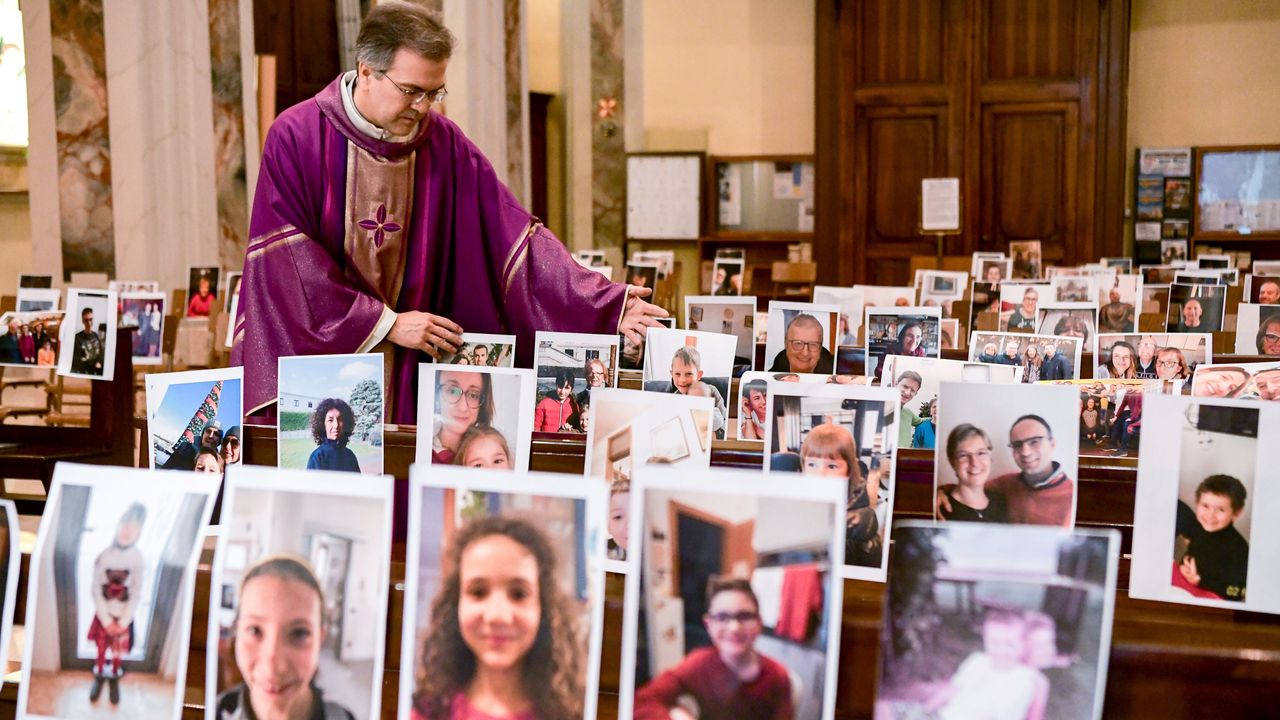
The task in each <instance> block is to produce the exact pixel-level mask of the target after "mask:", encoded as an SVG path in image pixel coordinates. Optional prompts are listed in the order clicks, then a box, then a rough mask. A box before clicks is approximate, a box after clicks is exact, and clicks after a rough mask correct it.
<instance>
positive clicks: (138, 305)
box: [119, 292, 167, 365]
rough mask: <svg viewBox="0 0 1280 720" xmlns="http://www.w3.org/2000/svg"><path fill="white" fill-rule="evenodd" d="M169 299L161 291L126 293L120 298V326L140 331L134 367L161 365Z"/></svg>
mask: <svg viewBox="0 0 1280 720" xmlns="http://www.w3.org/2000/svg"><path fill="white" fill-rule="evenodd" d="M166 303H167V298H166V297H165V294H164V293H160V292H126V293H121V295H120V305H119V316H120V320H119V323H120V324H119V326H120V327H121V328H137V332H135V333H134V335H133V364H134V365H159V364H160V363H161V361H162V360H163V358H162V357H161V352H162V346H163V341H164V319H165V316H164V313H165V307H166Z"/></svg>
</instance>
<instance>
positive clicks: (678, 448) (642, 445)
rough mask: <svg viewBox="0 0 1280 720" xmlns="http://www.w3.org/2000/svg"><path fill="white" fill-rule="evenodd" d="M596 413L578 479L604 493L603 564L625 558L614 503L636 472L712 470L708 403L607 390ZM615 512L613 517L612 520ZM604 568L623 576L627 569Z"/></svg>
mask: <svg viewBox="0 0 1280 720" xmlns="http://www.w3.org/2000/svg"><path fill="white" fill-rule="evenodd" d="M592 399H593V401H594V403H595V411H594V412H593V413H592V414H591V425H590V428H589V429H588V431H587V453H586V460H585V462H584V468H583V475H584V476H586V477H588V478H595V479H596V481H597V482H601V483H602V484H603V485H605V486H606V487H608V488H609V495H610V510H609V513H610V515H609V524H608V529H609V542H608V559H609V560H611V561H622V560H626V559H627V542H628V539H627V536H626V533H625V532H619V533H617V534H615V532H614V531H615V530H616V529H620V528H626V527H627V525H628V520H627V517H626V514H625V513H626V511H625V510H623V506H621V505H620V506H619V507H618V508H616V511H615V507H614V498H617V497H619V496H620V495H622V494H624V493H629V492H630V490H631V484H632V482H633V481H634V479H635V474H636V471H637V470H638V469H640V468H642V467H644V466H647V465H662V466H671V467H670V468H669V469H672V470H676V471H677V473H679V472H681V471H683V470H686V469H689V470H696V469H702V470H705V469H706V468H708V467H711V437H712V434H711V416H712V412H713V410H714V408H713V406H712V404H711V398H708V397H696V396H690V395H678V394H674V393H649V392H643V391H640V390H619V389H616V388H607V389H602V390H596V391H595V393H594V397H593V398H592ZM615 512H616V515H617V516H616V517H615ZM606 569H609V570H612V571H614V572H626V566H625V565H622V564H611V565H609V566H608V567H607V568H606Z"/></svg>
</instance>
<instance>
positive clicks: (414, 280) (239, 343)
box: [231, 76, 626, 424]
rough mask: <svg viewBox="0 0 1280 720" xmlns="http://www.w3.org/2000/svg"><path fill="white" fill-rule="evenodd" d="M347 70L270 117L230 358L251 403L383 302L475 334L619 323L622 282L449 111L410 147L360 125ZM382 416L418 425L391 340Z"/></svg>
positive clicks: (349, 334) (366, 335)
mask: <svg viewBox="0 0 1280 720" xmlns="http://www.w3.org/2000/svg"><path fill="white" fill-rule="evenodd" d="M341 82H342V78H341V76H339V77H338V79H336V80H334V81H333V82H332V83H330V84H329V86H328V87H327V88H325V89H324V90H323V91H321V92H320V93H319V94H318V95H316V96H315V97H314V98H313V99H311V100H306V101H303V102H301V103H299V104H297V105H295V106H293V107H291V108H289V109H288V110H286V111H284V112H283V113H282V114H281V115H280V116H279V117H278V118H277V119H276V120H275V122H274V123H273V124H272V125H271V130H270V132H268V134H267V141H266V146H265V147H264V148H263V151H262V165H261V169H260V171H259V175H258V187H257V193H256V194H255V196H254V203H253V219H252V221H251V223H250V228H249V231H250V237H251V240H250V241H249V246H248V252H247V254H246V256H245V263H244V277H243V280H242V283H241V289H240V305H239V312H238V314H237V316H236V318H235V339H234V346H233V349H232V351H231V363H232V365H243V366H244V368H245V391H244V393H245V398H244V399H245V405H246V407H247V408H248V409H249V411H250V412H252V411H254V410H257V409H260V408H262V407H263V406H265V405H267V404H269V403H271V402H273V401H275V399H276V382H277V377H276V369H277V368H276V360H277V358H279V357H282V356H289V355H319V354H337V353H353V352H356V351H358V350H359V349H360V348H361V347H362V346H364V345H365V344H366V342H367V341H368V340H370V338H371V337H372V335H373V333H374V330H375V328H376V327H377V325H378V321H379V319H380V318H381V316H382V308H383V305H384V304H385V305H386V306H388V307H390V308H392V309H393V310H395V311H397V312H405V311H409V310H421V311H425V312H431V313H435V314H437V315H443V316H445V317H448V318H450V319H452V320H453V321H454V322H456V323H458V324H459V325H461V326H462V328H463V330H465V331H466V332H476V333H509V334H514V335H516V336H517V338H518V342H517V345H516V349H517V362H518V363H519V364H520V365H522V366H524V367H529V366H530V364H531V360H532V357H533V352H534V333H535V332H537V331H539V330H547V331H557V332H585V333H604V334H614V333H617V331H618V324H619V322H620V320H621V318H622V312H623V306H624V303H625V301H626V286H625V285H619V284H615V283H611V282H609V281H608V280H607V279H605V278H604V277H603V276H601V275H600V274H599V273H596V272H593V271H591V270H588V269H586V268H583V267H580V266H579V265H578V264H577V263H576V262H575V261H574V260H573V258H572V257H570V255H569V253H568V251H567V250H565V247H564V245H563V244H562V243H561V242H560V241H559V240H558V239H557V238H556V237H555V235H553V234H552V233H551V231H549V230H547V229H546V228H545V227H543V226H542V224H541V223H539V222H538V221H537V219H536V218H534V217H533V216H532V215H530V214H529V213H528V212H527V211H526V210H525V209H524V208H522V207H521V206H520V204H519V202H517V201H516V198H515V196H514V195H512V194H511V191H510V190H508V189H507V187H506V186H505V185H503V184H502V182H501V181H500V180H498V177H497V175H496V174H494V171H493V167H492V166H491V165H490V164H489V161H488V160H487V159H486V158H485V157H484V155H482V154H481V153H480V150H479V149H478V148H477V147H476V146H475V145H474V144H472V142H471V141H470V140H468V139H467V138H466V136H464V135H463V134H462V131H461V130H460V129H459V128H458V126H457V125H456V124H454V123H453V122H452V121H451V120H449V119H448V118H446V117H444V116H442V115H439V114H438V113H435V112H430V113H428V114H427V115H426V116H425V117H424V118H423V120H422V122H421V123H420V124H419V126H418V134H417V135H416V136H415V137H414V138H413V139H412V140H410V141H409V142H407V143H392V142H384V141H379V140H375V139H373V138H370V137H368V136H366V135H364V134H362V133H361V132H360V131H359V130H357V129H356V128H355V127H354V126H353V125H352V124H351V122H350V120H349V119H348V118H347V115H346V111H345V110H344V109H343V106H342V96H341V89H340V85H339V83H341ZM379 350H381V351H383V352H384V353H386V354H387V355H388V362H387V367H389V368H390V370H389V375H390V378H389V385H388V393H387V394H388V398H387V402H388V405H389V407H388V412H387V421H388V422H393V423H403V424H414V423H415V421H416V417H415V416H416V413H417V399H416V397H417V385H418V363H420V362H429V361H430V357H429V356H427V355H426V354H425V353H423V352H420V351H417V350H407V349H405V348H402V347H398V346H392V345H391V343H389V342H386V341H385V340H384V341H383V342H382V343H381V344H379V345H378V346H376V347H375V348H374V351H375V352H376V351H379Z"/></svg>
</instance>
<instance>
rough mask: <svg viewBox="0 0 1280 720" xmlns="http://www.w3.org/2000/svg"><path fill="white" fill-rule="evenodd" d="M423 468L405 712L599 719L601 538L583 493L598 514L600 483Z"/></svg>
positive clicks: (414, 535) (407, 622) (419, 716)
mask: <svg viewBox="0 0 1280 720" xmlns="http://www.w3.org/2000/svg"><path fill="white" fill-rule="evenodd" d="M427 477H428V476H427V475H425V474H422V473H418V472H415V473H414V478H413V483H414V486H413V489H412V490H411V493H412V495H411V497H412V504H413V505H414V509H413V511H412V512H413V518H412V520H411V523H412V527H411V529H410V534H409V544H410V548H409V556H408V562H409V568H410V573H411V574H413V575H416V577H414V578H412V579H411V580H410V583H409V587H408V589H407V590H408V592H407V593H406V597H405V610H404V634H403V638H402V658H401V667H402V668H403V669H404V670H403V672H404V675H403V678H404V679H403V680H401V687H400V714H399V717H400V718H401V720H459V719H461V718H466V719H468V720H471V719H474V718H483V719H484V720H534V719H536V720H577V719H578V718H583V717H593V716H594V713H592V714H588V710H590V709H591V708H588V707H587V705H588V701H589V698H590V700H594V693H589V692H588V686H589V684H590V681H589V679H588V668H590V667H594V666H595V665H596V664H597V662H598V661H597V660H590V661H589V660H588V658H589V657H591V656H592V655H591V652H590V651H589V646H590V645H591V643H590V642H589V640H590V639H591V638H592V637H593V634H594V631H595V630H597V629H598V627H599V626H598V625H597V624H596V622H594V620H593V617H594V616H595V615H597V614H598V613H599V610H600V608H599V607H598V606H599V603H592V602H591V598H592V597H593V596H595V597H598V595H596V593H598V592H600V590H602V589H603V588H602V585H600V584H598V583H597V582H596V579H595V578H594V577H593V576H592V574H591V572H590V568H598V567H599V565H598V564H597V563H598V562H599V561H600V560H602V559H603V541H602V540H601V536H600V535H599V534H598V530H600V529H601V528H600V526H599V525H598V524H597V525H596V526H595V531H593V532H590V533H589V532H588V528H587V522H588V521H587V518H589V517H592V515H591V514H588V513H587V505H588V502H589V501H588V499H587V497H586V495H587V493H588V491H590V492H591V493H593V496H592V498H591V502H593V503H594V504H595V508H594V509H595V510H597V511H598V510H600V505H602V504H603V502H604V488H602V487H598V486H597V485H596V484H595V483H588V482H587V481H586V480H585V479H583V478H568V477H564V476H555V478H554V482H555V483H558V485H557V486H556V487H557V490H554V491H552V490H551V487H552V486H551V485H548V484H547V483H549V482H551V481H550V480H549V479H540V478H538V476H536V475H534V476H526V477H523V478H510V476H506V475H493V474H490V475H479V474H475V473H471V472H461V471H449V472H441V471H439V470H438V469H434V468H433V469H432V470H431V471H430V474H429V477H430V480H429V482H430V483H431V485H429V486H428V485H426V484H425V483H426V482H428V480H427V479H426V478H427ZM464 479H465V480H466V482H465V483H464V482H463V480H464ZM472 479H475V480H476V482H475V483H472V482H471V480H472ZM517 483H518V484H519V489H516V484H517ZM540 484H541V485H540ZM552 492H554V493H556V494H551V493H552ZM559 493H565V494H559ZM596 540H601V541H600V542H599V543H596V542H595V541H596ZM602 577H603V576H601V579H602ZM589 578H590V579H589ZM601 617H602V616H601ZM597 637H598V635H597Z"/></svg>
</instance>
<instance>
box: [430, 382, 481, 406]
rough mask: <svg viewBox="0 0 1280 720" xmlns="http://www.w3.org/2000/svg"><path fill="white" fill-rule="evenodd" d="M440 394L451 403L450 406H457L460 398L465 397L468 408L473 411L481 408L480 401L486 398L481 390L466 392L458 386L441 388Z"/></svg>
mask: <svg viewBox="0 0 1280 720" xmlns="http://www.w3.org/2000/svg"><path fill="white" fill-rule="evenodd" d="M440 394H441V395H443V396H444V399H445V400H447V401H449V404H450V405H457V404H458V400H459V398H464V397H465V398H466V399H467V407H469V408H473V409H474V408H478V407H480V399H481V398H483V397H484V394H483V393H481V392H480V391H479V390H465V391H464V390H463V389H462V388H460V387H458V386H457V385H445V386H444V387H442V388H440Z"/></svg>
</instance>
